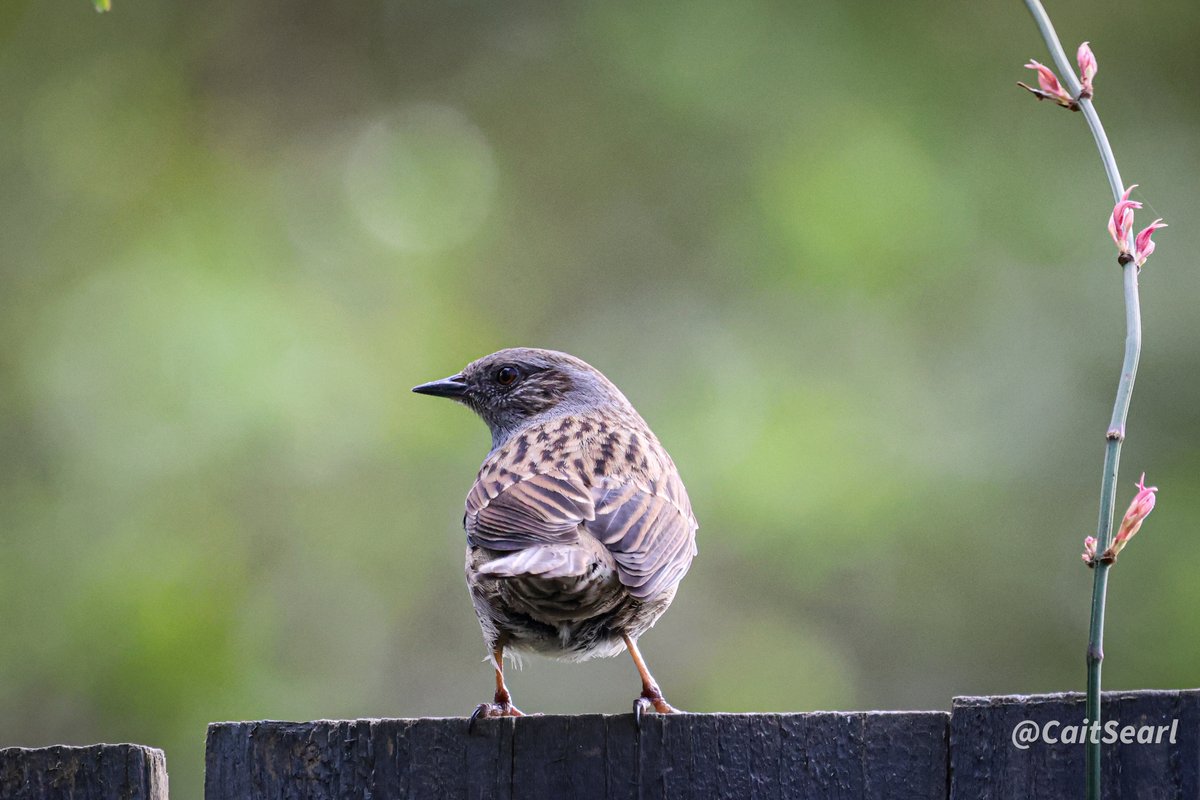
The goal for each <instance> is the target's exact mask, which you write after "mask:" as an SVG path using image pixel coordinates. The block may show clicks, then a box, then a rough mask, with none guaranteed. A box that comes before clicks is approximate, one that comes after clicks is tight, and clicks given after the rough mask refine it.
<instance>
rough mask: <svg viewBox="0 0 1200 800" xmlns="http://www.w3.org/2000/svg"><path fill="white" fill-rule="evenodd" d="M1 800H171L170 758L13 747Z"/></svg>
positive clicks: (142, 752) (128, 749)
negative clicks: (169, 791)
mask: <svg viewBox="0 0 1200 800" xmlns="http://www.w3.org/2000/svg"><path fill="white" fill-rule="evenodd" d="M0 800H167V760H166V756H164V755H163V751H162V750H156V749H154V748H153V747H143V746H141V745H136V744H97V745H92V746H90V747H67V746H63V745H56V746H54V747H39V748H36V749H30V748H24V747H9V748H6V749H3V750H0Z"/></svg>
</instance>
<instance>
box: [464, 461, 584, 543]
mask: <svg viewBox="0 0 1200 800" xmlns="http://www.w3.org/2000/svg"><path fill="white" fill-rule="evenodd" d="M594 517H595V507H594V505H593V501H592V496H591V493H590V492H589V491H588V490H587V489H585V488H583V487H581V486H579V485H577V484H575V483H573V482H571V481H569V480H566V479H565V478H563V477H561V476H555V475H546V474H540V473H531V474H524V475H521V474H517V473H513V472H508V473H506V475H505V476H504V477H503V478H496V479H491V478H487V477H483V476H481V477H480V478H479V479H478V480H476V481H475V485H474V486H472V487H471V492H470V494H468V495H467V513H466V516H465V517H464V518H463V525H464V527H465V528H466V530H467V541H468V542H469V543H470V544H471V545H472V546H473V547H486V548H488V549H490V550H502V551H513V550H523V549H524V548H527V547H536V546H538V545H547V544H571V543H573V542H577V541H579V526H580V524H582V523H584V522H586V521H589V520H591V519H593V518H594Z"/></svg>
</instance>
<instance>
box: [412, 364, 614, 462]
mask: <svg viewBox="0 0 1200 800" xmlns="http://www.w3.org/2000/svg"><path fill="white" fill-rule="evenodd" d="M413 391H414V392H417V393H418V394H429V395H433V396H435V397H449V398H451V399H454V400H457V401H459V402H460V403H463V404H464V405H466V406H469V407H470V408H472V409H474V411H475V413H477V414H479V416H480V417H482V418H483V421H484V422H486V423H487V426H488V428H489V429H491V432H492V447H493V448H496V447H499V446H500V445H502V444H503V443H504V442H506V441H507V440H508V439H509V437H511V436H512V435H513V434H514V433H516V432H517V431H519V430H521V429H522V428H525V427H527V426H528V425H531V424H535V423H541V422H544V421H545V420H547V419H552V418H554V417H558V416H563V415H566V414H578V413H582V412H586V411H592V410H596V409H600V408H604V407H613V406H615V407H618V408H620V407H626V406H628V401H627V400H626V399H625V396H624V395H622V394H621V392H620V390H619V389H617V387H616V386H614V385H613V384H612V382H611V381H609V380H608V378H606V377H604V375H603V374H601V373H600V371H599V370H597V369H595V368H594V367H592V366H591V365H589V364H587V363H586V362H584V361H581V360H580V359H578V358H575V357H574V356H571V355H567V354H566V353H559V352H557V351H555V350H539V349H535V348H528V347H514V348H510V349H508V350H500V351H498V352H495V353H492V354H491V355H489V356H484V357H483V358H481V359H479V360H477V361H473V362H471V363H470V364H468V365H467V366H466V368H464V369H463V371H462V372H460V373H458V374H457V375H451V376H450V377H449V378H443V379H442V380H440V381H432V382H430V383H423V384H421V385H420V386H414V387H413Z"/></svg>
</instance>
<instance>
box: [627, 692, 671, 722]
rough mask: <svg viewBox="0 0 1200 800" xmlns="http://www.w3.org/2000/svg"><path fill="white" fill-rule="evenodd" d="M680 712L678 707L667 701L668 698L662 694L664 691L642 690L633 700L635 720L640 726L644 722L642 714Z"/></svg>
mask: <svg viewBox="0 0 1200 800" xmlns="http://www.w3.org/2000/svg"><path fill="white" fill-rule="evenodd" d="M647 713H655V714H678V713H680V711H679V709H678V708H675V706H673V705H671V704H670V703H668V702H667V699H666V698H665V697H663V696H662V692H642V694H641V696H640V697H638V699H636V700H634V701H633V720H634V722H635V723H637V725H638V727H641V724H642V714H647Z"/></svg>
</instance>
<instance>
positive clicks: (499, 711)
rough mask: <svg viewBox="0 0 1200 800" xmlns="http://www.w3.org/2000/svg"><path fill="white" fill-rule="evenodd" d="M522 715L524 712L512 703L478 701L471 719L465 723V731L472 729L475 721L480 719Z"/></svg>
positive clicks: (469, 731) (468, 731)
mask: <svg viewBox="0 0 1200 800" xmlns="http://www.w3.org/2000/svg"><path fill="white" fill-rule="evenodd" d="M523 716H525V712H523V711H522V710H521V709H519V708H517V707H516V706H514V705H513V704H512V703H480V704H479V705H478V706H476V707H475V711H474V712H472V714H471V720H470V721H469V722H468V723H467V733H471V732H472V731H474V730H475V723H477V722H478V721H479V720H481V719H492V718H499V717H523Z"/></svg>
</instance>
